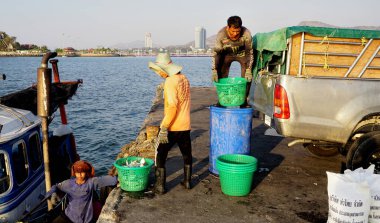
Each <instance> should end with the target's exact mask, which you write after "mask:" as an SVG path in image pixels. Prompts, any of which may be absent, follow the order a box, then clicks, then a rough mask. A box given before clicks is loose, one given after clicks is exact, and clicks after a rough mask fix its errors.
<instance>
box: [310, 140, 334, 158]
mask: <svg viewBox="0 0 380 223" xmlns="http://www.w3.org/2000/svg"><path fill="white" fill-rule="evenodd" d="M303 146H304V147H305V148H306V149H307V150H308V151H309V152H310V153H311V154H312V155H314V156H317V157H330V156H335V155H337V154H338V153H339V147H338V146H333V145H331V146H327V145H326V146H323V145H315V144H313V143H304V144H303Z"/></svg>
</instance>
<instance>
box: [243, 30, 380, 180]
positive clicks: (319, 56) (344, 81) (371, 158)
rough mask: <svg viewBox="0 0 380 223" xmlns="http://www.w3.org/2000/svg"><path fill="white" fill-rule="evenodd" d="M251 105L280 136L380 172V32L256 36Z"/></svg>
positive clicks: (280, 32)
mask: <svg viewBox="0 0 380 223" xmlns="http://www.w3.org/2000/svg"><path fill="white" fill-rule="evenodd" d="M254 48H255V51H256V52H255V59H256V62H255V66H254V74H255V78H254V81H253V82H252V85H251V89H250V95H249V98H248V99H249V104H250V105H251V106H252V107H253V108H254V109H255V110H257V111H259V112H260V113H263V114H264V115H263V117H264V120H265V123H266V124H267V125H269V126H270V127H272V128H274V129H275V130H276V131H277V133H278V134H280V135H283V136H285V137H293V138H295V140H294V141H292V142H291V143H289V146H292V145H295V144H297V143H302V144H303V146H304V147H305V148H307V149H308V150H309V151H310V152H312V153H313V154H315V155H318V156H329V155H335V154H336V153H337V152H340V153H341V154H342V155H345V156H346V167H347V168H350V169H355V168H357V167H368V166H369V165H370V164H375V168H376V171H377V172H378V173H380V54H379V50H380V31H374V30H352V29H336V28H322V27H288V28H284V29H281V30H277V31H274V32H271V33H258V34H256V35H255V36H254Z"/></svg>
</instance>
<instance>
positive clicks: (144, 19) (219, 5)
mask: <svg viewBox="0 0 380 223" xmlns="http://www.w3.org/2000/svg"><path fill="white" fill-rule="evenodd" d="M379 9H380V1H378V0H360V1H359V0H287V1H286V0H261V1H257V0H229V1H228V0H188V1H184V0H60V1H58V0H1V2H0V31H3V32H6V33H7V34H8V35H10V36H14V37H16V41H18V42H19V43H21V44H36V45H39V46H43V45H46V46H48V48H49V49H51V50H54V49H56V48H63V47H68V46H70V47H74V48H75V49H86V48H97V47H110V46H112V45H115V44H119V43H129V42H133V41H136V40H140V41H143V40H144V36H145V33H147V32H149V33H151V34H152V40H153V43H154V44H158V45H161V46H167V45H182V44H186V43H188V42H191V41H194V35H195V34H194V29H195V27H196V26H203V27H204V28H205V29H206V32H207V37H209V36H212V35H214V34H216V33H217V32H218V30H220V29H221V28H222V27H223V26H225V25H226V23H227V22H226V21H227V18H228V17H230V16H232V15H238V16H240V17H241V18H242V20H243V26H245V27H247V28H248V29H249V30H250V31H251V33H252V35H254V34H255V33H258V32H269V31H273V30H276V29H279V28H283V27H286V26H295V25H298V24H299V23H300V22H301V21H320V22H324V23H328V24H331V25H335V26H342V27H352V26H362V25H363V26H380V13H379Z"/></svg>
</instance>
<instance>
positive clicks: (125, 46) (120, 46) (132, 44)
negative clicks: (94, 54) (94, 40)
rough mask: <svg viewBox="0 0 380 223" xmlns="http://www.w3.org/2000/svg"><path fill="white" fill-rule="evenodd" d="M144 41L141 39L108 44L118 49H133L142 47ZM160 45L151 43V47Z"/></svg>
mask: <svg viewBox="0 0 380 223" xmlns="http://www.w3.org/2000/svg"><path fill="white" fill-rule="evenodd" d="M144 45H145V42H144V41H143V40H135V41H132V42H128V43H117V44H114V45H112V46H109V47H110V48H115V49H120V50H126V49H133V48H144ZM159 47H161V46H159V45H157V44H153V48H159Z"/></svg>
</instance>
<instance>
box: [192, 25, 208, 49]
mask: <svg viewBox="0 0 380 223" xmlns="http://www.w3.org/2000/svg"><path fill="white" fill-rule="evenodd" d="M194 48H195V49H206V29H204V28H203V27H201V26H197V27H195V44H194Z"/></svg>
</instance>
